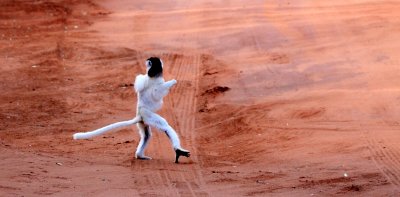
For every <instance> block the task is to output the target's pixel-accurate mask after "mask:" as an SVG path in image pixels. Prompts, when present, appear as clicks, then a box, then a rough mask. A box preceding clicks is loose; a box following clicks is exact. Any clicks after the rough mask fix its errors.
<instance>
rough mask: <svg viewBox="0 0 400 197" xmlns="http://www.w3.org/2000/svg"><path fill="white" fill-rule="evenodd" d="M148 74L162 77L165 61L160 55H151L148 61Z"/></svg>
mask: <svg viewBox="0 0 400 197" xmlns="http://www.w3.org/2000/svg"><path fill="white" fill-rule="evenodd" d="M146 66H147V75H148V76H149V77H160V76H162V72H163V63H162V61H161V60H160V58H158V57H150V58H149V59H147V61H146Z"/></svg>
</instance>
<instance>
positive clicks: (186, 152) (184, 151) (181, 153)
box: [175, 149, 190, 163]
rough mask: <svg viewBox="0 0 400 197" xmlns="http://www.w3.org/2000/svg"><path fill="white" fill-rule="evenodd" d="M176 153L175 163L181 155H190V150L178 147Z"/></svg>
mask: <svg viewBox="0 0 400 197" xmlns="http://www.w3.org/2000/svg"><path fill="white" fill-rule="evenodd" d="M175 153H176V157H175V163H179V161H178V160H179V157H180V156H184V157H190V152H189V151H187V150H184V149H176V150H175Z"/></svg>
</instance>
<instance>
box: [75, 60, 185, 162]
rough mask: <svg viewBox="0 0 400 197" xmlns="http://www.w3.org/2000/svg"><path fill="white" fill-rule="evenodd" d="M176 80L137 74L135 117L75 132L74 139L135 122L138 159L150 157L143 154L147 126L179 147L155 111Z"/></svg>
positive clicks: (148, 135) (149, 136)
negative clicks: (137, 137)
mask: <svg viewBox="0 0 400 197" xmlns="http://www.w3.org/2000/svg"><path fill="white" fill-rule="evenodd" d="M146 66H147V71H148V70H149V67H150V66H151V65H149V62H148V61H146ZM176 83H177V82H176V80H175V79H173V80H170V81H167V82H165V81H164V78H163V77H149V76H148V75H138V76H137V77H136V79H135V85H134V88H135V91H136V93H137V97H138V102H137V111H136V117H135V118H133V119H132V120H127V121H122V122H117V123H113V124H110V125H108V126H105V127H102V128H100V129H97V130H94V131H90V132H86V133H75V134H74V135H73V138H74V139H76V140H77V139H89V138H92V137H95V136H98V135H101V134H104V133H106V132H109V131H110V130H112V129H117V128H120V127H124V126H129V125H132V124H137V127H138V129H139V134H140V136H141V140H140V142H139V145H138V147H137V151H136V158H138V159H150V157H147V156H145V155H144V150H145V148H146V146H147V144H148V141H149V139H150V138H151V130H150V127H149V126H153V127H156V128H157V129H159V130H160V131H163V132H165V133H166V134H167V136H168V137H169V139H170V140H171V143H172V146H173V148H174V149H175V150H176V149H181V150H184V151H186V150H185V149H182V148H181V145H180V140H179V137H178V135H177V133H176V132H175V130H174V129H173V128H172V127H171V126H170V125H169V124H168V122H167V121H166V120H165V119H164V118H162V117H161V116H160V115H158V114H156V113H155V112H156V111H158V110H159V109H161V107H162V104H163V97H165V96H166V95H167V94H168V92H169V89H170V88H171V87H172V86H173V85H175V84H176Z"/></svg>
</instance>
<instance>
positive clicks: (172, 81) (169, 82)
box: [163, 79, 177, 89]
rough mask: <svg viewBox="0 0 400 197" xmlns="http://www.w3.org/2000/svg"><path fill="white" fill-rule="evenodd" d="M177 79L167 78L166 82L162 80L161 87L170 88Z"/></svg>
mask: <svg viewBox="0 0 400 197" xmlns="http://www.w3.org/2000/svg"><path fill="white" fill-rule="evenodd" d="M176 83H177V81H176V80H175V79H172V80H169V81H167V82H164V84H163V87H164V88H165V89H170V88H171V87H172V86H173V85H175V84H176Z"/></svg>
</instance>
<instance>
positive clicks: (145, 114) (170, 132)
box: [140, 108, 190, 163]
mask: <svg viewBox="0 0 400 197" xmlns="http://www.w3.org/2000/svg"><path fill="white" fill-rule="evenodd" d="M140 112H141V115H142V118H143V121H144V122H145V123H146V124H148V125H150V126H153V127H156V128H157V129H159V130H161V131H164V132H165V134H167V136H168V138H169V139H170V141H171V143H172V146H173V148H174V150H175V153H176V158H175V163H178V159H179V157H180V156H185V157H189V156H190V152H189V151H188V150H185V149H183V148H182V147H181V144H180V140H179V137H178V134H177V133H176V132H175V130H174V129H173V128H172V127H171V126H170V125H169V124H168V122H167V121H166V120H165V119H164V118H163V117H161V116H160V115H158V114H156V113H154V112H152V111H150V110H147V109H145V108H142V109H140Z"/></svg>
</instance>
